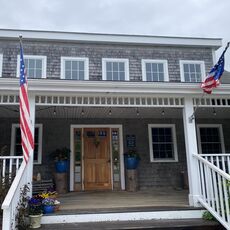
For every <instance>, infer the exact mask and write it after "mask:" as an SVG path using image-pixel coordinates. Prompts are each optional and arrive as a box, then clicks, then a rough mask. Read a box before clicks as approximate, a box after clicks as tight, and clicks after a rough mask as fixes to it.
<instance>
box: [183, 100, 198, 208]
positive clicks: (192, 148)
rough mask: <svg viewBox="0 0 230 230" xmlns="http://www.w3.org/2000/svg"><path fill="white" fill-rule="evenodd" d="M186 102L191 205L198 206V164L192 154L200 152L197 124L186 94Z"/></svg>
mask: <svg viewBox="0 0 230 230" xmlns="http://www.w3.org/2000/svg"><path fill="white" fill-rule="evenodd" d="M184 104H185V105H184V110H183V120H184V135H185V145H186V156H187V168H188V181H189V205H190V206H195V207H197V206H200V205H199V203H198V196H199V179H198V178H199V176H198V164H197V161H196V159H195V158H194V157H193V156H192V154H198V151H197V138H196V126H195V119H193V120H192V121H191V120H190V119H189V118H190V117H191V115H192V114H193V112H194V108H193V101H192V98H190V97H187V96H186V97H185V98H184Z"/></svg>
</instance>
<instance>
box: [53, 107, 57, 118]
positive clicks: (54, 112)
mask: <svg viewBox="0 0 230 230" xmlns="http://www.w3.org/2000/svg"><path fill="white" fill-rule="evenodd" d="M56 114H57V111H56V106H55V107H54V111H53V115H54V116H56Z"/></svg>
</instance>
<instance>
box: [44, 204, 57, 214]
mask: <svg viewBox="0 0 230 230" xmlns="http://www.w3.org/2000/svg"><path fill="white" fill-rule="evenodd" d="M54 207H55V206H54V205H44V206H43V211H44V214H49V213H53V212H54Z"/></svg>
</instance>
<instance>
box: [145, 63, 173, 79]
mask: <svg viewBox="0 0 230 230" xmlns="http://www.w3.org/2000/svg"><path fill="white" fill-rule="evenodd" d="M142 79H143V81H168V80H169V77H168V62H167V60H146V59H143V60H142Z"/></svg>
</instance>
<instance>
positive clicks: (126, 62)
mask: <svg viewBox="0 0 230 230" xmlns="http://www.w3.org/2000/svg"><path fill="white" fill-rule="evenodd" d="M106 62H124V63H125V81H129V59H124V58H102V80H104V81H106V80H107V79H106Z"/></svg>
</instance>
